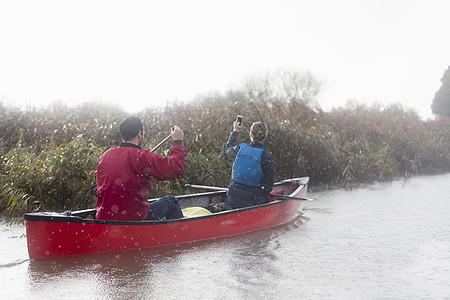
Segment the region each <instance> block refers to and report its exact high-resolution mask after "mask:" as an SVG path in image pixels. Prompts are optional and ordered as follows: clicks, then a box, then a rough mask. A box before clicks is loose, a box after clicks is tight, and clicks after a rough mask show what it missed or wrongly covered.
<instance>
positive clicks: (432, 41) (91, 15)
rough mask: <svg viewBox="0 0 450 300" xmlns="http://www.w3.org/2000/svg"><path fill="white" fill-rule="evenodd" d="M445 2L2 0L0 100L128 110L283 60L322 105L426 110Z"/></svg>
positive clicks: (448, 18) (425, 113)
mask: <svg viewBox="0 0 450 300" xmlns="http://www.w3.org/2000/svg"><path fill="white" fill-rule="evenodd" d="M449 30H450V1H446V0H423V1H422V0H373V1H369V0H339V1H334V0H312V1H304V0H297V1H288V0H274V1H264V0H257V1H246V0H238V1H234V0H222V1H214V0H209V1H207V0H206V1H198V0H189V1H181V0H174V1H149V0H148V1H132V0H128V1H111V0H108V1H97V0H89V1H84V0H77V1H64V0H56V1H49V0H39V1H34V0H33V1H31V0H29V1H20V0H14V1H8V0H0V97H1V98H0V99H1V100H2V101H3V102H4V103H7V104H17V105H24V104H25V105H26V104H32V105H42V104H47V103H51V102H53V101H55V100H62V101H65V102H69V103H71V102H72V103H78V102H85V101H90V100H102V101H103V102H111V103H115V104H120V105H122V107H124V109H126V110H128V111H130V112H131V111H138V110H141V109H143V108H144V107H145V106H148V105H159V104H161V103H165V101H167V100H176V99H182V100H189V99H192V98H194V97H195V96H197V95H201V94H207V93H210V92H215V91H219V92H220V91H225V90H228V89H230V88H235V87H239V86H240V85H241V84H242V83H243V82H244V80H245V79H247V78H249V77H252V76H254V75H256V74H262V73H266V72H272V71H276V70H280V69H285V70H289V71H298V72H304V71H309V72H311V73H312V74H313V75H314V76H315V77H316V78H317V79H319V80H322V81H324V82H325V85H324V87H323V92H322V94H321V95H320V98H319V99H318V101H319V103H320V104H321V105H322V107H323V108H324V109H329V108H330V107H338V106H343V105H345V103H346V101H347V100H349V99H351V100H356V101H359V102H364V103H373V102H381V103H383V104H390V103H397V102H398V103H402V104H403V105H404V106H406V107H410V108H414V109H415V110H416V111H417V112H418V113H419V115H420V116H421V117H423V118H424V119H427V118H430V117H432V114H431V109H430V105H431V102H432V99H433V97H434V94H435V92H436V91H437V90H438V89H439V87H440V84H441V82H440V79H441V77H442V75H443V73H444V71H445V70H446V69H447V67H448V66H449V65H450V38H449V37H450V34H449V33H448V31H449Z"/></svg>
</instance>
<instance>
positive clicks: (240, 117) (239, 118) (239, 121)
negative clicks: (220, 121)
mask: <svg viewBox="0 0 450 300" xmlns="http://www.w3.org/2000/svg"><path fill="white" fill-rule="evenodd" d="M236 122H238V123H239V126H242V116H241V115H237V117H236Z"/></svg>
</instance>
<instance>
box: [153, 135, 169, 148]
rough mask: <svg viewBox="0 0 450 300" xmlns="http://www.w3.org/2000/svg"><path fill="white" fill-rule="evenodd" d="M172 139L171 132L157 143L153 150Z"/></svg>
mask: <svg viewBox="0 0 450 300" xmlns="http://www.w3.org/2000/svg"><path fill="white" fill-rule="evenodd" d="M168 139H170V134H169V135H168V136H166V137H165V138H164V139H163V140H162V141H161V142H159V144H158V145H156V146H155V147H154V148H153V149H152V150H150V151H152V152H155V151H156V150H157V149H158V148H159V147H161V146H162V145H163V144H164V143H165V142H167V140H168Z"/></svg>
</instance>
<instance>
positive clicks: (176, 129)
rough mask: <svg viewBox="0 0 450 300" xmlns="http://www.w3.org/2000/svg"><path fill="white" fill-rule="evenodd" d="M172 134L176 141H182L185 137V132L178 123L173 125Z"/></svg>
mask: <svg viewBox="0 0 450 300" xmlns="http://www.w3.org/2000/svg"><path fill="white" fill-rule="evenodd" d="M170 136H171V137H172V140H174V141H182V140H183V138H184V132H183V131H182V130H181V129H180V127H178V125H175V126H173V128H172V130H171V132H170Z"/></svg>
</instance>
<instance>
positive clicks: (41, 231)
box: [25, 177, 309, 259]
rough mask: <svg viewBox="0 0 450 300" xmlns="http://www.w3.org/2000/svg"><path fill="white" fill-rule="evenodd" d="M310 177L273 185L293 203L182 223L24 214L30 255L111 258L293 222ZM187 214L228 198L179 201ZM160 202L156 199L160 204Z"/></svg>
mask: <svg viewBox="0 0 450 300" xmlns="http://www.w3.org/2000/svg"><path fill="white" fill-rule="evenodd" d="M308 180H309V178H308V177H302V178H295V179H288V180H283V181H281V182H278V183H276V184H275V185H274V191H277V190H278V191H281V190H282V191H283V195H286V196H288V197H284V198H282V196H281V197H280V199H277V200H275V201H272V202H270V203H266V204H262V205H257V206H251V207H245V208H240V209H231V210H223V211H220V212H216V213H212V214H208V215H201V216H193V217H188V218H183V219H175V220H162V221H125V222H124V221H102V220H95V219H94V216H95V209H87V210H82V211H75V212H72V213H71V214H70V215H68V214H67V213H48V212H37V213H28V214H25V225H26V234H27V245H28V254H29V256H30V258H31V259H43V258H52V257H58V256H72V255H81V254H88V253H99V252H110V251H119V250H126V249H136V248H146V247H155V246H162V245H170V244H178V243H186V242H192V241H199V240H206V239H212V238H219V237H225V236H230V235H236V234H241V233H245V232H250V231H255V230H260V229H264V228H269V227H273V226H277V225H281V224H284V223H286V222H289V221H291V220H292V219H294V218H295V217H296V216H298V214H299V212H300V211H301V209H302V208H303V201H302V200H301V199H302V198H303V197H305V196H306V190H307V185H308ZM177 198H178V199H179V202H180V204H181V206H182V208H186V207H207V206H208V205H212V204H217V203H221V202H223V201H224V200H225V199H226V192H225V191H219V192H207V193H199V194H192V195H183V196H177ZM296 198H297V199H298V200H295V199H296ZM155 200H156V199H155Z"/></svg>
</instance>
